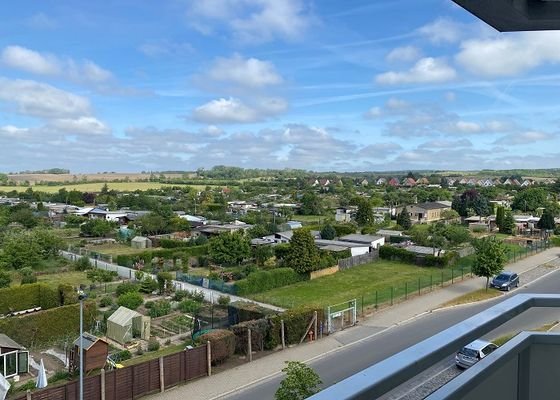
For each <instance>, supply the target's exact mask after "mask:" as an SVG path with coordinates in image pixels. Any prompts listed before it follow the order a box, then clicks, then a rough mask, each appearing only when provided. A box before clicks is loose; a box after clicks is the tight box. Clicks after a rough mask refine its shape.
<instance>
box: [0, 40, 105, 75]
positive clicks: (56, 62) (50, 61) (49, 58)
mask: <svg viewBox="0 0 560 400" xmlns="http://www.w3.org/2000/svg"><path fill="white" fill-rule="evenodd" d="M0 59H1V61H2V63H3V64H4V65H6V66H8V67H10V68H14V69H18V70H21V71H26V72H30V73H33V74H37V75H47V76H59V77H62V78H67V79H70V80H72V81H74V82H83V83H94V84H99V83H105V82H109V81H111V80H112V79H113V74H112V73H111V72H109V71H107V70H106V69H103V68H101V67H100V66H99V65H97V64H95V63H94V62H92V61H89V60H83V61H81V62H78V61H75V60H73V59H71V58H66V59H62V58H60V57H56V56H54V55H52V54H49V53H40V52H37V51H35V50H31V49H28V48H25V47H21V46H6V47H5V48H4V49H3V50H2V55H1V57H0Z"/></svg>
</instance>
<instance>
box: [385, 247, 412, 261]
mask: <svg viewBox="0 0 560 400" xmlns="http://www.w3.org/2000/svg"><path fill="white" fill-rule="evenodd" d="M379 257H380V258H382V259H387V260H400V261H402V262H407V263H411V264H413V263H415V261H416V254H414V253H413V252H411V251H408V250H405V249H401V248H399V247H393V246H388V245H384V246H381V247H380V248H379Z"/></svg>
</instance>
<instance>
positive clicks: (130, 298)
mask: <svg viewBox="0 0 560 400" xmlns="http://www.w3.org/2000/svg"><path fill="white" fill-rule="evenodd" d="M142 303H144V298H143V297H142V295H141V294H140V293H138V292H128V293H125V294H121V295H120V296H119V298H118V299H117V304H118V305H119V306H123V307H126V308H130V309H131V310H136V309H137V308H138V307H140V306H141V305H142Z"/></svg>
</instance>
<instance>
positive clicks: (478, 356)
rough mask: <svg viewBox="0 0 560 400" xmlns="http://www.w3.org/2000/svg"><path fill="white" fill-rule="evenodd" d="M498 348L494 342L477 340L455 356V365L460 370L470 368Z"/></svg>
mask: <svg viewBox="0 0 560 400" xmlns="http://www.w3.org/2000/svg"><path fill="white" fill-rule="evenodd" d="M497 348H498V346H497V345H495V344H494V343H492V342H487V341H485V340H475V341H474V342H472V343H469V344H468V345H466V346H465V347H463V348H462V349H461V350H459V352H458V353H457V355H456V356H455V364H456V365H457V366H458V367H459V368H469V367H471V366H473V365H474V364H476V363H477V362H478V361H480V360H482V359H483V358H484V357H486V356H487V355H488V354H490V353H492V352H493V351H494V350H496V349H497Z"/></svg>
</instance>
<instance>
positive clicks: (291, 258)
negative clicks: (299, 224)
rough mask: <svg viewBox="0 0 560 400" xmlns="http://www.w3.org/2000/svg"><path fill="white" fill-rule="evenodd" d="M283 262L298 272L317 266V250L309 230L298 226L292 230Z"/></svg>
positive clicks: (316, 267)
mask: <svg viewBox="0 0 560 400" xmlns="http://www.w3.org/2000/svg"><path fill="white" fill-rule="evenodd" d="M284 263H285V265H286V266H287V267H290V268H292V269H293V270H294V271H296V272H297V273H299V274H305V273H307V272H310V271H315V270H316V269H318V268H319V250H318V249H317V246H315V240H313V236H311V233H310V232H309V230H307V229H304V228H300V229H296V230H295V231H294V234H293V236H292V239H291V240H290V246H289V249H288V251H287V254H286V256H285V257H284Z"/></svg>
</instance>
